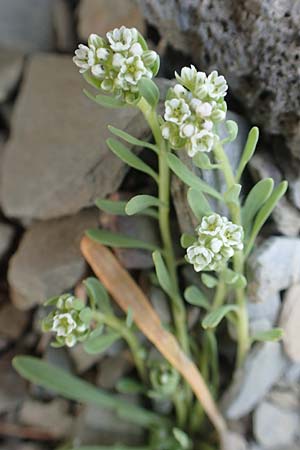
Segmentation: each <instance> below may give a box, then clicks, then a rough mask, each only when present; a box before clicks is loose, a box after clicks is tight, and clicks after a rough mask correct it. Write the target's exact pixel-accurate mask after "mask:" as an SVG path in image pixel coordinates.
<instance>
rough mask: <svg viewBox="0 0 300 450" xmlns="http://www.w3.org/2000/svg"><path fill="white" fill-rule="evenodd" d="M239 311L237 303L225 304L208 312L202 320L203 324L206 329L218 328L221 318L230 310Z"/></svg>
mask: <svg viewBox="0 0 300 450" xmlns="http://www.w3.org/2000/svg"><path fill="white" fill-rule="evenodd" d="M232 311H238V307H237V305H223V306H221V307H220V308H218V309H215V310H214V311H212V312H211V313H209V314H207V315H206V316H205V317H204V319H203V320H202V326H203V328H204V329H207V328H216V326H218V325H219V323H220V322H221V320H222V319H223V318H224V317H225V316H226V315H227V314H228V313H230V312H232Z"/></svg>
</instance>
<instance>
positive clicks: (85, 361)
mask: <svg viewBox="0 0 300 450" xmlns="http://www.w3.org/2000/svg"><path fill="white" fill-rule="evenodd" d="M69 352H70V356H71V358H72V361H73V362H74V364H75V368H76V372H77V373H78V374H82V373H84V372H86V371H87V370H88V369H90V368H91V367H93V366H94V365H95V364H96V363H97V362H99V361H100V360H101V359H102V358H103V355H102V354H101V355H99V354H89V353H86V351H85V350H84V348H83V346H82V345H81V344H77V345H75V347H72V348H70V349H69Z"/></svg>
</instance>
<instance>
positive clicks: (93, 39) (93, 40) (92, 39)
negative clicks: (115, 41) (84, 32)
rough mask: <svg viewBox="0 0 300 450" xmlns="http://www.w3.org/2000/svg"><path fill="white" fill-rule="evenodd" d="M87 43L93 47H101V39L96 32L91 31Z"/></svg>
mask: <svg viewBox="0 0 300 450" xmlns="http://www.w3.org/2000/svg"><path fill="white" fill-rule="evenodd" d="M88 44H89V47H94V48H97V47H101V46H102V45H103V39H102V38H101V37H100V36H98V34H94V33H92V34H90V36H89V39H88Z"/></svg>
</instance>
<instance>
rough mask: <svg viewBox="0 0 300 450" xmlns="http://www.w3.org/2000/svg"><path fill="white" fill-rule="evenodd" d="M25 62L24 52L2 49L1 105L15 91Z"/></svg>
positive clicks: (0, 71) (0, 68)
mask: <svg viewBox="0 0 300 450" xmlns="http://www.w3.org/2000/svg"><path fill="white" fill-rule="evenodd" d="M0 21H1V19H0ZM23 62H24V57H23V54H22V52H19V51H17V50H9V49H5V48H2V47H0V103H3V102H5V101H6V100H7V99H8V97H9V95H10V93H11V92H12V90H13V89H15V87H16V85H17V83H18V81H19V79H20V77H21V73H22V69H23Z"/></svg>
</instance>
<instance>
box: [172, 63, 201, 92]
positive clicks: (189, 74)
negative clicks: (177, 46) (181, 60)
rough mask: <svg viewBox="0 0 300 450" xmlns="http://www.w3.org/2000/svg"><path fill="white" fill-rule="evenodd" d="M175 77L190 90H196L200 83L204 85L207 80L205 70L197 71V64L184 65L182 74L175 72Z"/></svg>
mask: <svg viewBox="0 0 300 450" xmlns="http://www.w3.org/2000/svg"><path fill="white" fill-rule="evenodd" d="M175 77H176V79H177V81H179V83H181V84H183V86H185V87H186V88H187V89H189V90H190V91H192V92H193V91H194V89H195V88H197V86H198V85H202V84H203V83H204V82H205V81H206V74H205V73H204V72H197V69H196V67H195V66H193V65H191V67H183V68H182V69H181V72H180V75H178V73H176V72H175Z"/></svg>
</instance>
